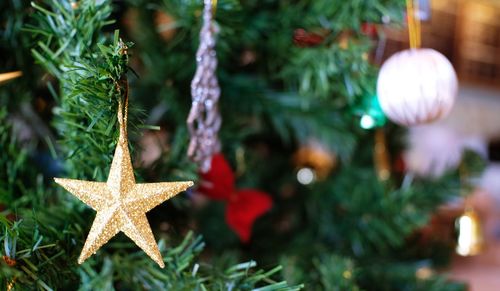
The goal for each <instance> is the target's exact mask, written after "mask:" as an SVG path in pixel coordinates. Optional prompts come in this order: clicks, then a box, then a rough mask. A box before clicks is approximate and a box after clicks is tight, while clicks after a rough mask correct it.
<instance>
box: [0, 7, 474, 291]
mask: <svg viewBox="0 0 500 291" xmlns="http://www.w3.org/2000/svg"><path fill="white" fill-rule="evenodd" d="M202 7H203V3H202V1H201V0H200V1H198V0H196V1H195V0H154V1H150V0H147V1H146V0H126V1H116V2H112V1H111V0H99V1H94V0H80V1H68V0H63V1H59V0H42V1H34V2H33V3H31V4H29V3H28V2H27V1H20V0H6V1H2V3H0V17H1V19H0V37H1V43H0V51H1V52H2V54H1V56H0V66H1V71H2V72H7V71H14V70H22V71H23V73H24V75H23V77H22V78H20V79H17V80H14V81H11V82H9V83H6V84H0V86H1V87H0V102H1V104H2V110H0V149H1V152H2V155H1V156H0V195H1V196H0V227H1V228H0V242H1V244H2V246H4V247H3V248H2V249H1V250H0V255H1V256H2V258H1V259H0V274H1V275H2V276H0V289H4V288H7V287H9V286H11V288H13V290H27V289H28V290H30V289H39V290H56V289H57V290H74V289H81V290H254V289H256V290H298V289H300V288H301V287H304V286H305V288H306V289H307V290H462V289H463V286H462V285H460V284H455V283H452V282H449V281H447V280H446V279H445V277H442V276H437V275H431V276H430V277H426V278H421V277H418V276H417V275H416V270H417V269H418V268H421V267H422V266H427V267H433V266H434V265H433V264H434V259H436V257H435V256H430V255H429V254H432V252H419V251H418V249H421V248H422V247H423V246H422V245H419V244H418V243H414V242H413V240H411V239H409V238H410V237H411V236H412V235H415V232H416V230H418V228H419V227H422V226H423V225H425V224H426V222H427V221H428V219H429V215H430V214H431V213H432V211H434V210H435V209H436V208H437V207H438V206H439V205H440V204H441V203H443V202H446V201H447V200H448V199H450V198H452V197H454V196H457V195H459V194H460V187H463V186H462V185H461V184H460V181H459V179H458V175H457V173H456V172H451V173H449V174H447V175H446V176H445V177H443V178H441V179H438V180H433V181H428V180H425V179H421V178H414V179H409V178H408V177H406V180H405V182H404V183H402V181H403V177H402V176H403V175H402V174H400V173H394V174H393V175H392V176H391V179H390V180H389V181H384V182H382V181H380V180H379V179H378V178H377V174H376V172H375V170H374V166H373V137H374V132H372V131H365V130H362V129H361V128H360V127H359V120H358V117H356V115H355V111H356V109H355V108H356V107H357V106H359V104H364V103H366V98H370V97H371V96H373V94H374V91H375V79H376V74H377V68H376V67H375V66H374V65H372V64H371V63H370V61H369V58H368V57H367V56H368V54H369V53H370V51H371V50H372V49H373V43H372V41H371V40H370V39H369V38H368V36H366V35H364V34H363V33H362V26H363V24H364V23H380V22H381V19H382V17H385V18H388V19H391V21H392V22H393V25H399V24H400V23H401V21H402V19H403V11H404V1H402V0H356V1H345V0H314V1H313V0H299V1H278V0H263V1H253V0H248V1H247V0H245V1H244V0H239V1H238V0H219V1H217V9H216V13H215V20H216V25H217V26H218V28H219V31H220V33H219V35H218V41H217V56H218V60H219V68H218V72H217V74H218V78H219V81H220V86H221V99H220V111H221V114H222V116H223V125H222V129H221V133H220V137H221V142H222V152H223V154H224V156H225V157H226V158H227V159H228V161H229V163H230V164H231V168H232V169H234V173H235V176H236V177H237V179H236V180H237V185H236V186H237V188H238V189H242V188H252V189H259V190H262V191H264V192H266V193H269V194H270V196H272V200H273V203H272V204H273V208H272V209H271V210H270V211H269V212H268V213H266V214H265V215H264V216H262V217H260V218H258V220H257V221H256V222H255V223H254V226H253V229H252V236H251V237H250V240H249V241H248V242H245V243H242V242H241V241H240V240H239V239H238V237H237V236H236V235H235V234H234V233H233V231H232V230H231V228H230V227H228V226H227V224H226V222H225V219H224V211H225V207H224V204H223V203H221V202H218V201H208V202H207V201H205V200H203V199H201V202H200V195H198V194H197V193H196V191H197V190H196V189H193V190H191V191H189V192H188V193H187V194H184V195H183V194H180V195H178V196H177V197H176V198H173V199H172V201H171V202H167V203H165V204H164V205H162V206H160V207H157V208H156V209H155V210H153V211H151V213H150V214H148V218H149V221H150V224H151V226H152V228H153V231H154V232H155V234H156V237H161V239H160V242H159V246H160V251H161V253H162V255H163V259H164V262H165V265H166V268H165V269H159V268H158V267H156V265H155V263H154V262H153V261H151V260H150V259H149V258H148V257H147V256H146V255H144V253H142V252H141V251H140V250H138V249H137V248H136V247H135V246H134V245H133V243H131V242H130V241H128V240H127V239H126V238H125V237H124V236H123V235H118V236H117V237H115V238H114V239H112V240H111V241H110V242H109V243H108V245H106V246H105V247H104V248H102V249H101V250H99V251H98V252H97V254H96V255H94V256H92V257H91V258H90V259H89V260H88V261H87V262H85V263H84V264H82V265H78V264H77V263H76V261H77V256H78V254H79V252H80V250H81V248H82V246H83V243H84V241H85V236H86V233H87V232H88V230H89V228H90V225H91V222H92V219H93V217H94V214H93V213H94V212H93V211H91V210H90V209H88V208H87V207H86V206H85V205H82V203H80V202H78V201H77V200H76V199H74V198H72V197H71V195H69V194H68V193H67V192H65V191H63V190H62V189H60V188H59V187H56V186H55V184H54V183H53V182H51V181H52V178H53V177H54V176H64V177H68V178H75V179H77V178H78V179H87V180H95V181H105V180H106V178H107V173H108V171H109V165H110V162H111V159H112V156H113V151H114V148H115V145H116V141H117V137H118V126H117V122H116V114H117V104H116V102H117V100H118V99H117V98H118V97H119V96H117V94H118V93H117V90H116V82H117V81H118V80H121V79H122V78H123V77H127V78H128V80H129V82H130V98H131V103H130V110H131V116H130V117H129V124H130V126H129V128H130V130H131V131H132V132H131V136H130V138H131V141H130V144H131V146H132V149H131V152H132V156H133V160H135V161H134V162H136V163H138V162H137V161H138V160H140V159H141V157H142V156H143V155H144V154H147V151H146V150H145V149H146V148H147V147H145V146H143V145H142V146H141V144H142V143H141V142H142V141H143V136H144V134H145V133H151V132H153V133H158V132H159V133H161V135H158V136H160V137H163V142H164V143H166V144H167V146H166V147H165V148H164V149H162V150H161V154H160V155H159V156H158V157H156V159H155V161H154V162H153V163H150V164H148V165H146V166H137V167H135V168H136V177H137V179H138V180H139V181H144V182H155V181H167V180H195V181H197V182H199V181H200V179H199V177H198V176H199V175H198V170H197V169H196V165H194V164H193V163H191V162H190V161H189V160H188V159H187V157H186V150H187V144H188V141H189V136H188V132H187V129H186V124H185V120H186V117H187V114H188V112H189V106H190V103H191V95H190V82H191V78H192V77H193V75H194V72H195V64H196V61H195V58H194V56H195V52H196V48H197V45H198V41H199V40H198V36H199V29H200V26H201V18H200V15H201V11H202ZM117 29H119V32H117ZM298 30H300V31H302V32H301V33H302V34H304V33H306V35H312V34H314V35H315V36H316V38H318V37H319V38H318V39H319V40H318V41H315V42H314V44H308V45H301V44H300V43H297V39H295V41H294V35H297V33H296V31H298ZM115 31H116V32H115ZM300 31H299V32H300ZM120 38H121V39H123V40H124V41H125V42H126V43H127V44H128V47H129V48H128V51H127V52H126V53H125V54H123V52H120V51H119V50H120V48H119V47H118V46H117V43H118V41H119V39H120ZM132 43H133V44H132ZM386 131H387V132H388V134H387V136H388V138H389V139H390V140H389V149H390V151H391V153H394V154H396V153H398V152H399V151H400V150H401V147H402V142H401V140H402V138H403V136H404V132H402V130H400V129H399V128H396V127H394V126H393V125H388V126H387V128H386ZM311 139H314V140H317V141H318V142H320V143H321V144H322V145H324V146H325V148H327V149H328V150H329V151H331V152H334V153H335V154H336V155H338V157H339V161H340V162H339V164H338V165H337V168H336V169H335V170H333V171H332V172H331V173H330V175H329V176H328V177H326V178H325V179H323V180H322V181H318V182H316V183H313V184H310V185H301V184H299V183H298V182H297V179H296V169H295V167H294V165H293V162H292V157H293V154H294V152H295V151H296V150H297V149H298V148H299V147H300V146H301V145H303V144H305V143H307V142H308V141H310V140H311ZM472 164H473V163H470V162H469V161H464V163H463V165H464V167H466V168H467V167H468V166H471V165H472ZM193 232H194V233H196V235H194V234H193ZM198 235H202V236H198ZM424 247H427V246H424ZM448 251H451V250H448ZM439 255H440V256H442V255H443V254H442V253H441V254H439ZM245 261H247V263H240V262H245ZM256 262H257V263H258V265H259V266H263V269H262V270H257V269H256V268H255V266H256V265H257V263H256ZM302 284H303V285H302Z"/></svg>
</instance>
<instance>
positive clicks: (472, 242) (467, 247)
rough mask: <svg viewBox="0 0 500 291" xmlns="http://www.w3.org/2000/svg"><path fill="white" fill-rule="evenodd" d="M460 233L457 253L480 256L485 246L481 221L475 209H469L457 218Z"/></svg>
mask: <svg viewBox="0 0 500 291" xmlns="http://www.w3.org/2000/svg"><path fill="white" fill-rule="evenodd" d="M455 223H456V227H457V231H458V239H457V247H456V249H455V250H456V252H457V254H459V255H461V256H474V255H477V254H479V253H480V252H481V251H482V249H483V246H484V239H483V231H482V227H481V220H480V218H479V216H478V215H477V213H476V211H474V209H473V208H471V207H467V208H466V209H465V211H464V213H463V214H462V215H461V216H460V217H458V218H457V220H456V222H455Z"/></svg>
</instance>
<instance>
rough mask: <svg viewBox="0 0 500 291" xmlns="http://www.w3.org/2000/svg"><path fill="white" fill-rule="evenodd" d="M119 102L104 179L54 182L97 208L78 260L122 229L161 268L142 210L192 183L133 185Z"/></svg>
mask: <svg viewBox="0 0 500 291" xmlns="http://www.w3.org/2000/svg"><path fill="white" fill-rule="evenodd" d="M127 99H128V98H127V97H125V114H122V102H119V109H118V121H119V123H120V136H119V139H118V145H117V146H116V150H115V155H114V157H113V162H112V164H111V169H110V171H109V176H108V181H107V182H91V181H82V180H73V179H61V178H55V179H54V180H55V182H56V183H57V184H59V185H61V186H62V187H64V188H65V189H66V190H67V191H69V192H71V193H72V194H73V195H75V196H76V197H78V199H80V200H81V201H82V202H84V203H85V204H87V205H88V206H90V207H92V208H93V209H94V210H95V211H97V214H96V217H95V220H94V223H93V224H92V228H91V229H90V232H89V235H88V237H87V240H86V242H85V245H84V246H83V250H82V253H81V254H80V257H79V258H78V263H79V264H81V263H83V262H84V261H85V260H86V259H87V258H88V257H90V256H91V255H92V254H95V253H96V252H97V250H99V248H100V247H101V246H103V245H104V244H105V243H107V242H108V241H109V240H110V239H111V238H112V237H113V236H115V235H116V234H117V233H118V232H120V231H123V232H124V233H125V235H127V236H128V237H129V238H130V239H132V240H133V241H134V242H135V243H136V244H137V246H139V247H140V248H141V249H142V250H144V252H146V254H148V255H149V256H150V257H151V258H152V259H153V260H154V261H155V262H156V263H158V265H160V267H162V268H163V267H164V266H165V264H164V263H163V259H162V256H161V254H160V251H159V249H158V245H157V244H156V241H155V238H154V236H153V232H152V231H151V226H150V225H149V223H148V220H147V218H146V212H148V211H149V210H151V209H153V208H154V207H156V206H157V205H159V204H161V203H162V202H164V201H166V200H168V199H170V198H171V197H173V196H175V195H177V194H178V193H180V192H182V191H185V190H186V189H187V188H189V187H191V186H192V185H193V182H190V181H189V182H170V183H147V184H136V182H135V178H134V171H133V169H132V162H131V159H130V153H129V150H128V142H127V131H126V122H127V121H126V120H127Z"/></svg>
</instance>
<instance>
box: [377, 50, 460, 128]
mask: <svg viewBox="0 0 500 291" xmlns="http://www.w3.org/2000/svg"><path fill="white" fill-rule="evenodd" d="M457 90H458V81H457V75H456V73H455V70H454V69H453V66H452V65H451V63H450V62H449V61H448V59H446V57H445V56H443V55H442V54H441V53H439V52H437V51H435V50H433V49H429V48H419V49H408V50H404V51H401V52H398V53H396V54H394V55H393V56H391V57H390V58H389V59H388V60H387V61H386V62H385V63H384V64H383V65H382V68H381V69H380V73H379V76H378V82H377V94H378V98H379V102H380V106H381V107H382V110H383V111H384V113H385V115H386V116H387V117H389V119H391V120H392V121H393V122H395V123H398V124H400V125H403V126H411V125H418V124H423V123H429V122H432V121H436V120H439V119H442V118H444V117H446V116H447V115H448V114H449V113H450V111H451V109H452V107H453V104H454V102H455V97H456V95H457Z"/></svg>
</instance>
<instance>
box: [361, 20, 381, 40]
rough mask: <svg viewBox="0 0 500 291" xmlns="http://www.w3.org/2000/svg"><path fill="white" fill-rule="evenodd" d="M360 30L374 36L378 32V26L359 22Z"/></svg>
mask: <svg viewBox="0 0 500 291" xmlns="http://www.w3.org/2000/svg"><path fill="white" fill-rule="evenodd" d="M361 32H362V33H363V34H364V35H366V36H369V37H376V36H377V34H378V27H377V25H376V24H375V23H369V22H365V23H363V24H361Z"/></svg>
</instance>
